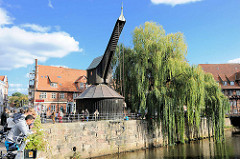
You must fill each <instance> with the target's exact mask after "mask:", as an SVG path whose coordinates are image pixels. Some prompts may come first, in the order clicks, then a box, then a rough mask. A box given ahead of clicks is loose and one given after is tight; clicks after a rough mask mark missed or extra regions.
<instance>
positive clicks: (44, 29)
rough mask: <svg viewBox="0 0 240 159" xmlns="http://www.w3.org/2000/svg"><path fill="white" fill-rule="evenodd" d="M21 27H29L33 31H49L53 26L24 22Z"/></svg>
mask: <svg viewBox="0 0 240 159" xmlns="http://www.w3.org/2000/svg"><path fill="white" fill-rule="evenodd" d="M20 27H21V28H29V29H31V30H33V31H36V32H43V33H44V32H48V31H50V29H51V27H42V26H40V25H36V24H22V25H20Z"/></svg>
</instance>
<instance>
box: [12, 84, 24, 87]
mask: <svg viewBox="0 0 240 159" xmlns="http://www.w3.org/2000/svg"><path fill="white" fill-rule="evenodd" d="M22 86H23V85H22V84H9V87H22Z"/></svg>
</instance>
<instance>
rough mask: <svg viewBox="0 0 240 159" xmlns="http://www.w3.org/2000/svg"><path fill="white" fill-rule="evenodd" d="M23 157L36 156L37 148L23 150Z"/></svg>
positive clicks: (31, 157)
mask: <svg viewBox="0 0 240 159" xmlns="http://www.w3.org/2000/svg"><path fill="white" fill-rule="evenodd" d="M24 158H25V159H33V158H37V150H25V151H24Z"/></svg>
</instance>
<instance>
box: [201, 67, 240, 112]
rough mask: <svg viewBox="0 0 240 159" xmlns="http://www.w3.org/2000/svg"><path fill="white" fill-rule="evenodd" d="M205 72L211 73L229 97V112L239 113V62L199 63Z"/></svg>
mask: <svg viewBox="0 0 240 159" xmlns="http://www.w3.org/2000/svg"><path fill="white" fill-rule="evenodd" d="M199 66H201V67H202V69H203V70H204V71H205V72H209V73H211V74H212V75H213V77H214V79H215V80H216V82H217V83H219V85H220V86H221V88H222V92H223V93H224V94H225V95H226V96H227V97H228V98H229V102H230V104H231V113H240V64H200V65H199Z"/></svg>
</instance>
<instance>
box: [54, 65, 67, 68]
mask: <svg viewBox="0 0 240 159" xmlns="http://www.w3.org/2000/svg"><path fill="white" fill-rule="evenodd" d="M51 66H54V67H62V68H69V67H68V66H64V65H51Z"/></svg>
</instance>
